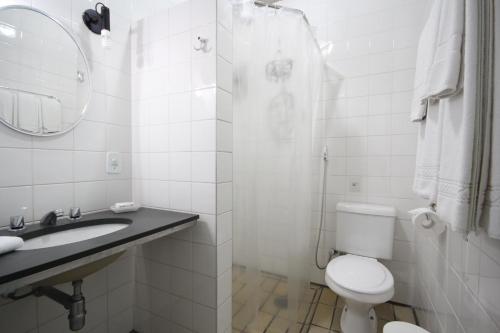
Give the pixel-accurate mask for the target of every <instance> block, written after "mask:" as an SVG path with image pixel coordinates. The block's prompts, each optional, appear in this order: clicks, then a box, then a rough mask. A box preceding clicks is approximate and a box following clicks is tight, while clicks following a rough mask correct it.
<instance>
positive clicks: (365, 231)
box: [325, 202, 396, 333]
mask: <svg viewBox="0 0 500 333" xmlns="http://www.w3.org/2000/svg"><path fill="white" fill-rule="evenodd" d="M395 221H396V209H395V208H394V207H389V206H381V205H370V204H361V203H349V202H340V203H338V204H337V235H336V246H335V248H336V250H338V251H340V252H342V253H346V254H344V255H340V256H338V257H336V258H334V259H333V260H331V261H330V262H329V263H328V266H327V268H326V272H325V280H326V284H327V285H328V287H329V288H330V289H331V290H332V291H333V292H335V293H336V294H337V295H339V296H341V297H343V298H344V300H345V306H344V309H343V310H342V316H341V319H340V327H341V329H342V333H376V332H377V315H376V314H375V310H374V309H373V307H374V306H375V305H377V304H381V303H385V302H387V301H389V300H390V299H391V298H392V297H393V296H394V278H393V276H392V274H391V272H390V271H389V270H388V269H387V267H385V266H384V265H382V264H381V263H380V262H378V261H377V259H392V247H393V240H394V226H395Z"/></svg>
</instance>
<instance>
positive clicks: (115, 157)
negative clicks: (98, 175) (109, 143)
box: [106, 152, 122, 174]
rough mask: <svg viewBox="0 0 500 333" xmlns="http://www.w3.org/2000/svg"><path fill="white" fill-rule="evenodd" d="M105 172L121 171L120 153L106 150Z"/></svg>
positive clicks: (116, 172)
mask: <svg viewBox="0 0 500 333" xmlns="http://www.w3.org/2000/svg"><path fill="white" fill-rule="evenodd" d="M106 172H107V173H108V174H119V173H121V172H122V157H121V155H120V153H115V152H108V153H107V154H106Z"/></svg>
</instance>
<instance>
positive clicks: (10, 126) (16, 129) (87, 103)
mask: <svg viewBox="0 0 500 333" xmlns="http://www.w3.org/2000/svg"><path fill="white" fill-rule="evenodd" d="M9 9H23V10H29V11H32V12H35V13H38V14H40V15H43V16H45V17H46V18H48V19H49V20H51V21H52V22H54V23H55V24H57V25H58V26H59V27H60V28H61V29H63V30H64V31H65V32H66V34H67V35H68V36H69V37H70V38H71V40H72V41H73V43H75V45H76V47H77V48H78V51H80V54H81V56H82V58H83V63H84V64H85V68H86V70H87V78H86V81H87V82H88V87H89V92H88V96H87V101H86V103H85V105H84V106H83V109H82V110H81V111H80V117H79V118H78V120H77V121H75V122H74V123H73V124H72V125H71V126H70V127H68V128H66V129H64V130H62V131H60V132H56V133H33V132H29V131H25V130H23V129H20V128H17V127H15V126H13V125H11V124H9V123H8V122H6V121H5V120H3V119H2V118H0V123H2V124H3V125H5V126H7V127H9V128H10V129H12V130H14V131H16V132H19V133H23V134H27V135H29V136H34V137H50V136H57V135H62V134H65V133H68V132H70V131H72V130H73V129H74V128H75V127H76V126H77V125H78V124H79V123H80V122H81V121H82V120H83V118H84V117H85V114H86V113H87V108H88V106H89V104H90V99H91V98H92V91H93V85H92V74H91V71H90V66H89V62H88V59H87V56H86V55H85V52H84V50H83V48H82V46H81V45H80V42H79V41H78V38H77V37H76V36H75V34H74V33H73V32H72V31H71V30H70V29H68V28H67V27H66V26H65V25H64V24H63V23H62V22H61V21H60V20H59V19H57V18H55V17H53V16H51V15H50V14H48V13H46V12H44V11H43V10H40V9H38V8H35V7H31V6H25V5H7V6H0V11H2V10H9Z"/></svg>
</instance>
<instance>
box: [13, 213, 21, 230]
mask: <svg viewBox="0 0 500 333" xmlns="http://www.w3.org/2000/svg"><path fill="white" fill-rule="evenodd" d="M21 229H24V216H22V215H17V216H11V217H10V230H21Z"/></svg>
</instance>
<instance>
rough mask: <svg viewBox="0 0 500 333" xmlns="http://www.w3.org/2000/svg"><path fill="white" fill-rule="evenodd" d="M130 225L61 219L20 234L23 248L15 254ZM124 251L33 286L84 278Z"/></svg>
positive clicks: (115, 220) (127, 222) (118, 221)
mask: <svg viewBox="0 0 500 333" xmlns="http://www.w3.org/2000/svg"><path fill="white" fill-rule="evenodd" d="M131 224H132V221H131V220H129V219H124V218H105V219H95V220H83V221H77V222H70V221H68V220H66V221H64V220H60V221H58V224H56V225H53V226H39V227H38V228H37V229H34V230H30V231H27V232H25V233H24V234H22V235H21V237H22V238H23V240H24V245H23V246H22V247H21V248H19V249H17V251H27V250H37V249H44V248H49V247H56V246H61V245H66V244H71V243H77V242H82V241H85V240H89V239H92V238H96V237H100V236H104V235H108V234H111V233H113V232H117V231H119V230H122V229H124V228H126V227H128V226H130V225H131ZM122 254H123V252H118V253H115V254H113V255H110V256H107V257H104V258H102V259H99V260H97V261H93V262H91V263H88V264H85V265H82V266H80V267H76V268H74V269H71V270H68V271H65V272H63V273H60V274H57V275H54V276H51V277H50V278H47V279H44V280H42V281H39V282H37V283H35V284H33V286H53V285H58V284H61V283H66V282H71V281H75V280H79V279H83V278H84V277H86V276H89V275H91V274H93V273H95V272H97V271H98V270H100V269H102V268H104V267H106V266H108V265H109V264H111V263H112V262H114V261H115V260H116V259H118V258H119V257H120V256H121V255H122Z"/></svg>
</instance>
